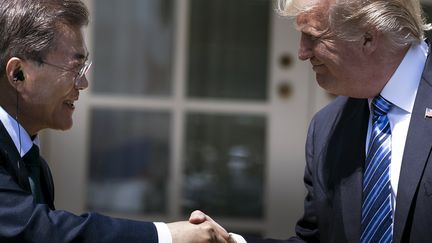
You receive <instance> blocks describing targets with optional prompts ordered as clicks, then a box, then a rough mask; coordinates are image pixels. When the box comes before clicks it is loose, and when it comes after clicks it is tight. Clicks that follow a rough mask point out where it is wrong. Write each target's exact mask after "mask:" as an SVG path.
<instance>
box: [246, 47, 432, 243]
mask: <svg viewBox="0 0 432 243" xmlns="http://www.w3.org/2000/svg"><path fill="white" fill-rule="evenodd" d="M429 49H431V47H429ZM431 59H432V58H431V55H430V54H429V56H428V59H427V61H426V65H425V70H424V71H423V74H422V79H421V81H420V84H419V88H418V92H417V96H416V99H415V104H414V108H413V112H412V116H411V122H410V125H409V130H408V134H407V138H406V143H405V150H404V154H403V158H402V167H401V171H400V178H399V184H398V192H397V198H396V211H395V219H394V235H393V242H396V243H398V242H415V243H418V242H432V158H431V148H432V118H429V117H425V110H426V108H428V107H430V108H432V60H431ZM368 118H369V107H368V103H367V100H366V99H354V98H348V97H338V98H336V99H335V101H334V102H332V103H331V104H330V105H328V106H327V107H325V108H323V109H322V110H321V111H319V112H318V113H317V114H316V115H315V116H314V118H313V120H312V122H311V124H310V127H309V132H308V136H307V143H306V168H305V175H304V183H305V185H306V189H307V196H306V199H305V202H304V215H303V217H302V218H301V219H300V220H299V221H298V223H297V225H296V236H295V237H292V238H290V239H288V240H286V241H277V240H262V239H254V238H248V237H245V238H246V240H247V241H248V243H253V242H332V243H338V242H350V243H356V242H359V241H360V221H361V201H362V176H363V170H364V162H365V151H366V150H365V142H366V134H367V126H368Z"/></svg>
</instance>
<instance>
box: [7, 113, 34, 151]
mask: <svg viewBox="0 0 432 243" xmlns="http://www.w3.org/2000/svg"><path fill="white" fill-rule="evenodd" d="M0 121H1V123H3V126H4V127H5V128H6V131H7V132H8V134H9V136H10V137H11V138H12V141H13V142H14V144H15V147H16V149H17V151H19V152H20V156H21V157H23V156H24V155H25V154H26V153H27V152H28V151H29V150H30V148H31V147H32V146H33V143H34V144H36V145H38V146H39V138H38V136H36V138H35V139H34V140H33V141H32V139H31V138H30V135H29V134H28V133H27V131H26V130H25V129H24V128H23V127H22V126H21V125H20V124H19V123H18V122H17V121H16V120H15V119H14V118H13V117H11V116H10V115H9V114H8V113H7V112H6V111H5V110H4V109H3V107H1V106H0ZM20 137H21V139H20Z"/></svg>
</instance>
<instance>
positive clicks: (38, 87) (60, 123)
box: [0, 0, 229, 243]
mask: <svg viewBox="0 0 432 243" xmlns="http://www.w3.org/2000/svg"><path fill="white" fill-rule="evenodd" d="M87 23H88V10H87V8H86V7H85V5H84V4H83V3H82V2H81V1H80V0H44V1H35V0H0V50H1V51H0V242H19V243H22V242H41V243H46V242H55V243H57V242H58V243H63V242H91V243H94V242H101V243H105V242H106V243H108V242H152V243H153V242H154V243H157V242H174V243H176V242H227V241H228V240H229V235H228V234H227V233H226V231H225V230H224V229H222V228H221V227H220V226H219V225H217V224H216V223H215V222H214V221H212V220H211V219H208V220H207V221H206V222H204V223H202V224H198V225H195V224H191V223H189V222H187V221H181V222H174V223H169V224H165V223H152V222H140V221H132V220H126V219H115V218H111V217H106V216H103V215H100V214H97V213H92V212H90V213H86V214H83V215H80V216H77V215H74V214H72V213H69V212H66V211H61V210H56V209H55V207H54V185H53V181H52V176H51V173H50V169H49V167H48V165H47V163H46V162H45V160H43V159H42V158H41V157H40V155H39V148H38V145H39V141H38V136H37V134H38V133H39V132H40V131H41V130H43V129H46V128H50V129H57V130H66V129H69V128H71V126H72V114H73V112H74V110H75V105H74V103H75V102H76V101H77V100H78V98H79V94H80V91H82V90H84V89H86V88H87V87H88V81H87V78H86V73H87V71H88V70H89V69H90V66H91V61H89V60H88V56H89V53H88V51H87V48H86V46H85V43H84V38H83V33H82V29H83V27H85V26H86V25H87Z"/></svg>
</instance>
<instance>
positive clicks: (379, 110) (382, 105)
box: [372, 95, 393, 116]
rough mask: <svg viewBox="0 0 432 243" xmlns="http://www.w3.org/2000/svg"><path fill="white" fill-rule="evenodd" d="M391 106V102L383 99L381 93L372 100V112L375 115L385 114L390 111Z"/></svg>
mask: <svg viewBox="0 0 432 243" xmlns="http://www.w3.org/2000/svg"><path fill="white" fill-rule="evenodd" d="M392 106H393V104H392V103H391V102H390V101H388V100H386V99H384V97H382V96H381V95H378V96H377V97H375V98H374V99H373V101H372V107H373V114H374V115H375V116H384V115H386V114H387V113H388V112H389V111H390V109H391V108H392Z"/></svg>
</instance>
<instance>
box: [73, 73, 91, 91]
mask: <svg viewBox="0 0 432 243" xmlns="http://www.w3.org/2000/svg"><path fill="white" fill-rule="evenodd" d="M87 87H88V80H87V77H86V75H83V76H82V77H80V78H77V79H76V80H75V88H76V89H78V90H84V89H86V88H87Z"/></svg>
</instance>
